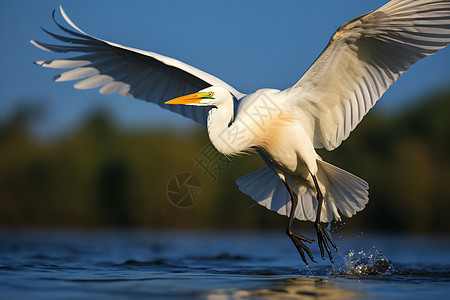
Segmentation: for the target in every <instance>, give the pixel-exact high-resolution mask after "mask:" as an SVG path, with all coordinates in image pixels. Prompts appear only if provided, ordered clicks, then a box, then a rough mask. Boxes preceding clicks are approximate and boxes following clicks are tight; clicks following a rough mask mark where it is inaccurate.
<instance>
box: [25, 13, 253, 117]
mask: <svg viewBox="0 0 450 300" xmlns="http://www.w3.org/2000/svg"><path fill="white" fill-rule="evenodd" d="M60 12H61V15H62V16H63V18H64V20H65V21H66V23H67V24H68V25H69V26H70V27H71V29H69V28H66V27H64V26H62V25H61V24H59V23H58V22H57V21H56V18H55V11H53V14H52V17H53V20H54V22H55V24H56V25H57V26H58V27H59V28H60V29H61V30H62V31H63V32H64V33H66V34H67V35H68V36H62V35H59V34H55V33H52V32H50V31H48V30H46V29H44V28H42V30H43V31H44V32H45V33H47V34H49V35H50V36H51V37H53V38H54V39H56V40H57V41H59V42H62V43H64V44H63V45H54V44H48V43H43V42H38V41H34V40H32V41H31V43H32V44H33V45H35V46H36V47H38V48H40V49H42V50H45V51H50V52H56V53H68V52H79V53H84V54H83V55H80V56H75V57H70V58H64V59H56V60H48V61H37V62H35V63H36V64H37V65H39V66H42V67H46V68H54V69H71V70H69V71H66V72H63V73H62V74H60V75H57V76H55V77H54V81H58V82H59V81H74V80H75V81H76V80H80V81H78V82H76V83H75V84H74V87H75V88H77V89H92V88H100V90H99V92H100V93H101V94H109V93H119V94H120V95H123V96H130V97H133V98H138V99H142V100H145V101H148V102H153V103H155V104H158V105H159V106H161V107H163V108H165V109H169V110H171V111H174V112H177V113H180V114H181V115H183V116H185V117H189V118H191V119H193V120H194V121H196V122H198V123H200V124H202V125H206V119H207V113H208V110H209V109H208V108H207V107H198V106H196V107H191V106H184V105H165V104H164V102H165V101H167V100H170V99H173V98H176V97H179V96H182V95H186V94H189V93H194V92H197V91H199V90H202V89H204V88H206V87H208V86H212V85H216V86H222V87H224V88H226V89H228V90H229V91H230V93H232V94H233V95H234V96H235V97H236V98H237V99H241V98H242V97H244V96H245V95H244V94H242V93H240V92H239V91H237V90H236V89H234V88H233V87H231V86H230V85H228V84H227V83H225V82H223V81H222V80H220V79H218V78H217V77H214V76H212V75H210V74H208V73H205V72H203V71H201V70H199V69H196V68H194V67H192V66H190V65H187V64H185V63H183V62H181V61H178V60H176V59H173V58H170V57H166V56H163V55H160V54H157V53H154V52H149V51H143V50H139V49H134V48H130V47H125V46H122V45H119V44H116V43H112V42H108V41H105V40H101V39H98V38H96V37H93V36H91V35H89V34H87V33H85V32H84V31H82V30H81V29H80V28H78V27H77V26H76V25H75V24H74V23H73V22H72V21H71V20H70V19H69V17H68V16H67V15H66V13H65V12H64V10H63V9H62V7H61V6H60Z"/></svg>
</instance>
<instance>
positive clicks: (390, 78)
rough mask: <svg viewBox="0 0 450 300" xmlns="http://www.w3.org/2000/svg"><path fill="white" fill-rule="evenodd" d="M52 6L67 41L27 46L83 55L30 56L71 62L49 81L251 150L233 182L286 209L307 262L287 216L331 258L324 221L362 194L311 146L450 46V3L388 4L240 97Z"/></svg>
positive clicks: (334, 137) (354, 205)
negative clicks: (304, 225)
mask: <svg viewBox="0 0 450 300" xmlns="http://www.w3.org/2000/svg"><path fill="white" fill-rule="evenodd" d="M60 12H61V15H62V16H63V18H64V20H65V21H66V23H67V24H68V25H69V26H70V27H72V28H71V29H68V28H66V27H63V26H62V25H60V24H59V23H58V22H57V21H56V19H55V12H53V19H54V20H55V23H56V24H57V26H58V27H59V28H60V29H62V30H63V31H64V32H65V33H66V35H64V36H62V35H57V34H54V33H51V32H49V31H47V30H45V29H44V31H45V32H46V33H48V34H49V35H51V36H52V37H53V38H55V39H56V40H59V41H61V42H63V44H62V45H53V44H47V43H42V42H37V41H31V43H32V44H34V45H35V46H37V47H38V48H41V49H43V50H46V51H51V52H59V53H67V52H79V53H80V55H79V56H75V57H70V58H65V59H57V60H50V61H37V62H36V64H38V65H40V66H42V67H47V68H56V69H71V70H69V71H66V72H64V73H62V74H60V75H57V76H55V77H54V81H58V82H59V81H70V80H77V81H78V82H77V83H75V85H74V86H75V88H77V89H91V88H100V93H102V94H107V93H116V92H117V93H119V94H120V95H123V96H130V97H134V98H138V99H143V100H145V101H148V102H153V103H155V104H158V105H160V106H161V107H163V108H166V109H170V110H172V111H174V112H177V113H179V114H181V115H183V116H185V117H189V118H191V119H193V120H195V121H196V122H198V123H200V124H202V125H206V126H207V128H208V134H209V137H210V140H211V142H212V144H213V145H214V146H215V147H216V148H217V150H218V151H220V152H221V153H223V154H225V155H237V154H240V153H243V152H249V151H256V152H258V153H259V154H260V155H261V157H262V158H263V160H264V161H265V163H266V164H267V166H266V167H265V168H263V169H261V170H259V171H256V172H254V173H251V174H249V175H246V176H244V177H242V178H239V179H238V180H237V184H238V186H239V189H240V190H241V191H242V192H244V193H246V194H247V195H249V196H250V197H252V198H253V199H254V200H255V201H257V202H258V203H259V204H261V205H263V206H265V207H267V208H268V209H271V210H274V211H276V212H278V213H280V214H283V215H286V216H288V217H289V222H288V226H287V229H286V232H287V234H288V236H289V237H290V238H291V239H292V242H293V243H294V245H295V247H296V248H297V250H298V252H299V254H300V255H301V257H302V259H303V261H304V262H305V263H306V264H308V262H307V259H306V258H307V257H306V255H307V256H308V257H309V258H310V259H311V260H312V261H315V260H314V257H313V256H312V254H311V252H310V250H309V248H308V247H307V246H306V245H305V243H304V242H308V243H311V242H312V241H311V240H310V239H308V238H306V237H303V236H301V235H299V234H297V233H295V232H293V230H292V224H293V220H294V219H295V218H297V219H299V220H309V221H313V222H314V226H315V229H316V231H317V238H318V246H319V248H320V252H321V256H322V258H324V252H325V251H324V250H326V252H327V254H328V256H329V258H330V260H331V261H332V262H333V257H332V254H331V251H330V246H329V244H331V245H332V246H333V247H334V248H335V249H337V248H336V245H335V244H334V242H333V240H332V239H331V237H330V235H329V234H328V232H327V231H326V230H325V229H324V227H323V226H322V225H321V223H322V222H330V221H332V220H333V219H337V220H340V219H341V216H340V215H341V214H342V215H344V216H346V217H351V216H353V215H354V214H355V213H357V212H359V211H361V210H362V209H364V207H365V205H366V204H367V202H368V200H369V198H368V184H367V183H366V182H365V181H364V180H362V179H360V178H358V177H356V176H355V175H353V174H350V173H348V172H346V171H344V170H342V169H339V168H337V167H335V166H333V165H331V164H328V163H326V162H324V161H323V160H322V159H321V158H320V157H319V156H318V155H317V153H316V151H315V149H316V148H323V147H324V148H326V149H327V150H333V149H335V148H336V147H338V146H339V145H340V144H341V142H342V141H343V140H345V139H346V138H347V137H348V136H349V134H350V132H351V131H352V130H353V129H354V128H355V127H356V125H357V124H358V123H359V122H360V121H361V120H362V118H363V117H364V115H365V114H367V112H368V111H369V110H370V108H372V107H373V106H374V105H375V103H376V102H377V101H378V99H380V97H381V96H382V95H383V93H384V92H385V91H386V90H387V89H388V88H389V86H390V85H392V84H393V83H394V82H395V81H396V80H397V79H398V78H399V77H400V76H401V75H402V73H403V72H405V71H406V70H407V69H408V68H409V67H410V66H411V65H412V64H414V63H415V62H416V61H417V60H419V59H421V58H423V57H425V56H427V55H431V54H433V53H435V52H436V51H437V50H439V49H441V48H443V47H445V46H446V45H447V44H448V43H449V42H450V0H445V1H444V0H441V1H437V0H393V1H390V2H388V3H387V4H386V5H384V6H382V7H381V8H379V9H378V10H375V11H373V12H369V13H367V14H364V15H362V16H360V17H358V18H355V19H353V20H351V21H349V22H347V23H346V24H344V25H342V26H341V27H339V29H338V30H337V31H336V32H335V33H334V35H333V36H332V37H331V39H330V41H329V43H328V45H327V47H326V48H325V50H324V51H323V52H322V54H321V55H320V56H319V57H318V59H317V60H316V61H315V62H314V64H313V65H312V66H311V67H310V69H309V70H308V71H307V72H306V73H305V74H304V75H303V77H301V79H300V80H299V81H298V82H297V83H296V84H295V85H294V86H292V87H290V88H288V89H286V90H283V91H280V90H275V89H261V90H258V91H256V92H255V93H252V94H249V95H245V94H243V93H241V92H239V91H237V90H236V89H234V88H233V87H231V86H230V85H228V84H227V83H225V82H223V81H222V80H220V79H218V78H216V77H215V76H213V75H210V74H208V73H205V72H203V71H201V70H199V69H196V68H194V67H192V66H189V65H187V64H185V63H183V62H181V61H178V60H176V59H173V58H169V57H166V56H163V55H160V54H157V53H154V52H149V51H142V50H138V49H134V48H130V47H125V46H122V45H119V44H116V43H112V42H108V41H105V40H102V39H98V38H96V37H93V36H91V35H89V34H87V33H85V32H84V31H82V30H81V29H79V28H78V27H77V26H76V25H75V24H74V23H73V22H72V21H71V20H70V19H69V18H68V16H67V15H66V13H65V12H64V11H63V9H62V7H60ZM170 99H172V100H170Z"/></svg>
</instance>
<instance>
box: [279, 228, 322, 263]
mask: <svg viewBox="0 0 450 300" xmlns="http://www.w3.org/2000/svg"><path fill="white" fill-rule="evenodd" d="M286 233H287V235H288V236H289V237H290V238H291V240H292V242H293V243H294V246H295V248H297V251H298V253H299V254H300V256H301V257H302V260H303V262H304V263H305V264H306V266H309V264H308V261H307V260H306V256H305V252H306V254H308V256H309V258H310V259H311V260H312V261H313V262H315V263H317V261H315V260H314V257H313V256H312V254H311V250H309V248H308V247H307V246H306V245H305V244H303V242H302V241H304V242H308V243H312V240H310V239H308V238H306V237H304V236H301V235H298V234H296V233H295V232H292V231H289V230H288V231H286Z"/></svg>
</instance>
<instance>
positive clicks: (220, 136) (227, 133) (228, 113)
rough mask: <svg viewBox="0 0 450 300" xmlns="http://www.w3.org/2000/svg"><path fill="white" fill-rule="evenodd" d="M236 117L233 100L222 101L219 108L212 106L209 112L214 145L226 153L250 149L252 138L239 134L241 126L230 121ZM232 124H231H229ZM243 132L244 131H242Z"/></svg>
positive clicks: (209, 132) (210, 132)
mask: <svg viewBox="0 0 450 300" xmlns="http://www.w3.org/2000/svg"><path fill="white" fill-rule="evenodd" d="M233 119H234V107H233V100H232V99H230V101H226V102H225V103H221V104H220V106H218V107H217V108H215V107H214V108H212V109H211V110H210V111H209V114H208V122H207V125H208V134H209V139H210V140H211V142H212V143H213V145H214V147H215V148H216V149H217V150H218V151H219V152H221V153H223V154H225V155H233V154H238V153H241V152H243V151H245V150H248V148H249V145H250V143H251V142H252V141H251V140H246V139H245V137H240V136H239V133H240V132H239V130H238V129H239V128H237V126H238V125H237V124H236V123H232V124H231V125H230V123H231V122H232V121H233ZM229 125H230V126H229ZM241 133H242V132H241Z"/></svg>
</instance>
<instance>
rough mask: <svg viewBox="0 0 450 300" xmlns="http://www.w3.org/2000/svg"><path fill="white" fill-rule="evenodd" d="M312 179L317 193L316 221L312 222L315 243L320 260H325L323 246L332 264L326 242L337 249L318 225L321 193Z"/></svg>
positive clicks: (331, 257)
mask: <svg viewBox="0 0 450 300" xmlns="http://www.w3.org/2000/svg"><path fill="white" fill-rule="evenodd" d="M312 178H313V180H314V185H315V187H316V191H317V214H316V221H315V222H314V227H315V228H316V232H317V243H318V244H319V249H320V255H321V256H322V259H325V255H324V251H323V246H325V249H326V250H327V253H328V257H329V258H330V261H331V262H332V263H333V264H334V260H333V256H332V255H331V250H330V246H328V242H330V243H331V245H332V246H333V248H334V249H335V250H336V252H337V247H336V244H335V243H334V242H333V240H332V239H331V237H330V235H329V234H328V232H327V231H326V230H325V229H324V228H323V227H322V225H320V213H321V211H322V204H323V195H322V192H321V191H320V188H319V184H318V183H317V178H316V176H315V175H312ZM327 240H328V242H327Z"/></svg>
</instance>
